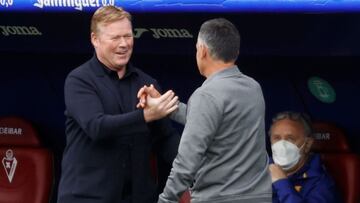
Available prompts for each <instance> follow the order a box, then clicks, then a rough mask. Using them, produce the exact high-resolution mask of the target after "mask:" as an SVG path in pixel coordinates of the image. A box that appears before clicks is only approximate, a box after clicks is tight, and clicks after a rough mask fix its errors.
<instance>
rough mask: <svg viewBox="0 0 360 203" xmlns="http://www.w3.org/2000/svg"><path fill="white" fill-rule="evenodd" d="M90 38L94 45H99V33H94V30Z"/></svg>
mask: <svg viewBox="0 0 360 203" xmlns="http://www.w3.org/2000/svg"><path fill="white" fill-rule="evenodd" d="M90 39H91V44H92V45H93V46H94V47H97V46H98V43H99V42H98V37H97V35H96V34H95V33H94V32H91V34H90Z"/></svg>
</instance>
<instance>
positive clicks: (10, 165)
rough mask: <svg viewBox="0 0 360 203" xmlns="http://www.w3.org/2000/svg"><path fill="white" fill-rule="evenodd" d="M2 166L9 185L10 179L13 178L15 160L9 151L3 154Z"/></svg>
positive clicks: (12, 153)
mask: <svg viewBox="0 0 360 203" xmlns="http://www.w3.org/2000/svg"><path fill="white" fill-rule="evenodd" d="M2 164H3V166H4V169H5V172H6V175H7V177H8V179H9V182H10V183H11V181H12V179H13V178H14V174H15V170H16V166H17V160H16V158H15V157H14V152H13V151H12V150H11V149H8V150H7V151H6V153H5V157H4V158H3V159H2Z"/></svg>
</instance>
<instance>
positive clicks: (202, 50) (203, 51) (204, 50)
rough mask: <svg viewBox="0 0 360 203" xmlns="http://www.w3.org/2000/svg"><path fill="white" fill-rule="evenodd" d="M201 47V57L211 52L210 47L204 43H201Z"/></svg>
mask: <svg viewBox="0 0 360 203" xmlns="http://www.w3.org/2000/svg"><path fill="white" fill-rule="evenodd" d="M199 48H200V50H199V51H200V57H201V58H205V57H206V56H207V55H208V54H209V49H208V48H207V47H206V46H205V45H204V44H200V45H199Z"/></svg>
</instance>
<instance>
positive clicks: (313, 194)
mask: <svg viewBox="0 0 360 203" xmlns="http://www.w3.org/2000/svg"><path fill="white" fill-rule="evenodd" d="M305 202H306V203H338V202H341V201H339V196H338V192H337V190H336V186H335V183H334V181H333V180H332V179H331V177H330V176H329V175H328V174H327V172H326V171H325V170H324V168H323V166H322V164H321V160H320V156H319V155H317V154H313V155H311V156H310V157H309V160H308V162H307V163H306V164H305V165H304V166H303V167H302V168H301V169H300V170H299V171H297V172H296V173H295V174H293V175H291V176H289V177H288V178H286V179H280V180H278V181H276V182H274V183H273V203H305Z"/></svg>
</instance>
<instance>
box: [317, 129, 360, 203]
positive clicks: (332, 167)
mask: <svg viewBox="0 0 360 203" xmlns="http://www.w3.org/2000/svg"><path fill="white" fill-rule="evenodd" d="M313 129H314V133H315V134H314V137H315V142H314V145H313V150H314V151H316V152H318V153H320V154H321V158H322V160H323V163H324V165H325V167H326V169H327V170H328V172H329V173H330V174H331V176H332V177H333V178H334V180H335V182H336V184H337V186H338V188H339V189H340V191H341V193H342V195H343V197H344V202H345V203H359V202H360V192H359V191H360V170H359V169H360V158H359V155H357V154H355V153H353V152H351V148H350V146H349V144H348V141H347V138H346V136H345V133H344V132H343V131H342V130H341V129H340V128H338V127H337V126H335V125H333V124H330V123H325V122H317V123H314V124H313Z"/></svg>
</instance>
